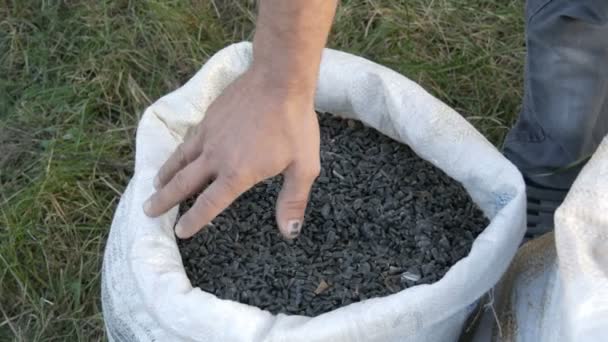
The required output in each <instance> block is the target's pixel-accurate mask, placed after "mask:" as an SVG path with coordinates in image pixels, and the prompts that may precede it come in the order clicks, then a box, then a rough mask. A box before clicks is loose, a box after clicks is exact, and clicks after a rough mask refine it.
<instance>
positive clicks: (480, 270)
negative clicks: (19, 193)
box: [102, 43, 525, 342]
mask: <svg viewBox="0 0 608 342" xmlns="http://www.w3.org/2000/svg"><path fill="white" fill-rule="evenodd" d="M251 60H252V54H251V44H250V43H239V44H235V45H232V46H229V47H227V48H225V49H223V50H222V51H220V52H219V53H217V54H216V55H215V56H214V57H213V58H211V59H210V60H209V61H208V62H207V63H206V64H205V65H204V67H203V68H202V69H201V70H200V71H199V72H198V73H197V74H196V75H195V76H194V77H193V78H192V79H191V80H190V81H189V82H188V83H186V84H185V85H184V86H183V87H181V88H179V89H177V90H176V91H174V92H172V93H170V94H168V95H167V96H165V97H163V98H161V99H160V100H158V101H157V102H156V103H154V104H153V105H152V106H150V107H149V108H148V109H147V110H146V112H145V113H144V115H143V117H142V119H141V122H140V124H139V128H138V131H137V142H136V157H135V159H136V162H135V174H134V176H133V178H132V179H131V182H130V183H129V186H128V187H127V189H126V191H125V193H124V195H123V197H122V198H121V201H120V204H119V206H118V209H117V211H116V214H115V217H114V221H113V223H112V228H111V232H110V236H109V239H108V243H107V247H106V253H105V257H104V265H103V273H102V294H103V299H102V301H103V309H104V319H105V322H106V328H107V331H108V335H109V337H110V339H111V340H115V341H248V342H249V341H290V342H297V341H307V342H309V341H333V342H338V341H348V342H352V341H382V342H387V341H450V340H455V339H456V338H457V337H458V335H459V333H460V329H461V328H462V325H463V322H464V320H465V318H466V317H467V315H468V314H469V312H470V311H471V309H472V308H473V307H474V304H475V303H476V301H477V300H478V299H479V298H480V297H481V296H482V295H483V294H484V293H485V292H486V291H488V290H489V289H490V288H491V287H492V286H493V285H494V284H495V283H496V282H497V280H498V279H499V277H500V276H501V274H502V273H503V272H504V270H505V269H506V268H507V266H508V264H509V262H510V260H511V258H512V257H513V255H514V254H515V251H516V250H517V246H518V245H519V242H520V240H521V238H522V236H523V233H524V230H525V227H524V226H525V222H524V221H525V194H524V184H523V181H522V178H521V175H520V174H519V172H518V171H517V169H516V168H515V167H514V166H513V165H512V164H511V163H509V162H508V161H507V160H506V159H505V158H504V157H503V156H502V155H501V154H500V153H499V152H498V151H497V150H496V149H495V148H494V147H493V146H492V145H491V144H490V143H488V141H486V139H484V137H483V136H482V135H481V134H479V133H478V132H477V131H476V130H475V129H474V128H473V127H472V126H471V125H470V124H468V123H467V122H466V121H465V120H464V119H463V118H462V117H461V116H459V115H458V113H456V112H455V111H454V110H452V109H451V108H449V107H448V106H446V105H445V104H443V103H442V102H441V101H439V100H437V99H435V98H434V97H433V96H431V95H430V94H428V93H427V92H426V91H424V90H423V89H422V88H421V87H420V86H418V85H417V84H416V83H414V82H412V81H410V80H408V79H407V78H405V77H403V76H401V75H399V74H397V73H395V72H394V71H391V70H389V69H387V68H384V67H382V66H380V65H377V64H374V63H372V62H370V61H367V60H365V59H363V58H359V57H355V56H353V55H350V54H347V53H343V52H338V51H333V50H329V49H326V50H325V51H324V53H323V59H322V64H321V71H320V78H319V82H318V87H317V94H316V99H315V103H316V108H317V110H319V111H322V112H330V113H334V114H338V115H341V116H344V117H350V118H354V119H358V120H361V121H362V122H364V123H365V124H367V125H369V126H372V127H374V128H376V129H378V130H379V131H380V132H382V133H384V134H386V135H388V136H390V137H392V138H394V139H397V140H399V141H401V142H403V143H405V144H408V145H410V146H411V147H412V149H413V150H414V151H415V152H416V153H417V154H418V155H420V156H421V157H422V158H425V159H427V160H429V161H430V162H432V163H433V164H435V165H436V166H438V167H439V168H441V169H443V170H444V171H445V172H446V173H447V174H448V175H450V176H451V177H453V178H455V179H456V180H458V181H460V182H461V183H462V184H463V185H464V186H465V188H466V189H467V190H468V191H469V193H470V194H471V196H472V198H473V199H474V200H475V202H477V203H478V204H479V206H480V207H481V208H482V210H483V211H484V213H485V214H486V215H487V216H488V217H489V218H490V219H491V223H490V225H489V226H488V227H487V228H486V229H485V231H484V232H483V233H482V234H481V235H480V236H479V237H478V238H477V239H476V241H475V242H474V244H473V248H472V250H471V252H470V254H469V255H468V256H467V257H466V258H464V259H462V260H460V261H459V262H458V263H457V264H456V265H454V266H453V267H452V268H451V269H450V271H449V272H448V273H447V274H446V275H445V277H444V278H443V279H441V280H440V281H438V282H436V283H434V284H432V285H420V286H415V287H412V288H409V289H407V290H404V291H401V292H399V293H397V294H393V295H390V296H386V297H382V298H374V299H368V300H365V301H363V302H360V303H355V304H351V305H348V306H346V307H343V308H340V309H337V310H334V311H331V312H328V313H326V314H323V315H320V316H317V317H314V318H310V317H304V316H287V315H282V314H279V315H272V314H270V313H269V312H267V311H263V310H260V309H258V308H255V307H251V306H247V305H243V304H240V303H236V302H233V301H227V300H220V299H218V298H217V297H215V296H214V295H212V294H209V293H206V292H203V291H201V290H200V289H199V288H192V286H191V284H190V281H189V280H188V278H187V277H186V274H185V272H184V268H183V266H182V262H181V258H180V256H179V251H178V249H177V245H176V242H175V238H174V234H173V224H174V222H175V218H176V214H177V208H174V209H172V210H171V211H170V212H169V213H167V214H165V215H163V216H162V217H159V218H154V219H153V218H149V217H147V216H146V215H145V214H144V213H143V211H142V209H141V208H142V203H143V202H144V200H145V199H147V198H148V196H150V195H151V194H152V192H153V190H154V188H153V185H152V179H153V178H154V176H155V174H156V172H157V170H158V169H159V167H160V166H161V165H162V164H163V162H164V161H165V160H166V159H167V158H168V157H169V155H170V153H171V152H172V151H173V150H174V149H175V148H176V146H177V145H178V144H179V143H180V142H181V141H182V139H183V137H184V135H185V134H186V132H187V131H188V128H189V127H192V126H194V125H195V124H197V123H198V122H200V121H201V120H202V119H203V116H204V114H205V110H206V109H207V107H208V106H209V104H210V103H211V102H212V101H213V100H214V99H215V98H216V97H217V96H218V95H219V94H220V92H221V91H222V89H224V88H225V87H226V86H227V85H228V84H229V83H230V82H232V81H233V80H234V79H235V78H236V77H238V75H240V74H241V73H243V72H244V71H245V70H246V69H247V67H248V66H249V64H250V63H251Z"/></svg>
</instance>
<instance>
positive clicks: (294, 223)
mask: <svg viewBox="0 0 608 342" xmlns="http://www.w3.org/2000/svg"><path fill="white" fill-rule="evenodd" d="M287 230H288V232H287V234H288V235H289V237H290V238H292V239H295V238H296V237H298V235H300V230H302V222H300V220H289V221H287Z"/></svg>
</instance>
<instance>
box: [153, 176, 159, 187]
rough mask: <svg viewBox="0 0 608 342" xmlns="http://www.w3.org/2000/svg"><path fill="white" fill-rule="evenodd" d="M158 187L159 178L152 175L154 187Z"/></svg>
mask: <svg viewBox="0 0 608 342" xmlns="http://www.w3.org/2000/svg"><path fill="white" fill-rule="evenodd" d="M158 188H160V178H159V177H158V176H156V177H154V189H156V190H158Z"/></svg>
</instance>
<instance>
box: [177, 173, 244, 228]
mask: <svg viewBox="0 0 608 342" xmlns="http://www.w3.org/2000/svg"><path fill="white" fill-rule="evenodd" d="M249 187H251V185H246V184H232V183H230V181H229V180H228V179H226V177H218V178H217V179H216V180H215V181H214V182H213V183H211V185H209V187H207V189H205V191H204V192H203V193H202V194H201V195H200V196H199V197H198V198H197V199H196V202H195V203H194V205H193V206H192V208H190V210H188V211H187V212H186V213H185V214H184V215H183V216H182V217H181V218H180V220H179V222H178V223H177V225H176V227H175V234H176V235H177V236H178V237H179V238H180V239H186V238H189V237H191V236H192V235H194V234H196V232H198V231H199V230H201V228H203V227H204V226H205V225H207V224H208V223H209V222H211V220H213V219H214V218H215V217H216V216H217V215H219V214H220V213H221V212H222V211H224V209H226V208H227V207H228V206H229V205H230V204H231V203H232V202H234V200H236V199H237V198H238V197H239V196H240V195H241V194H242V193H243V192H245V191H246V190H247V189H248V188H249Z"/></svg>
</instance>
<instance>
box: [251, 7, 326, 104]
mask: <svg viewBox="0 0 608 342" xmlns="http://www.w3.org/2000/svg"><path fill="white" fill-rule="evenodd" d="M336 5H337V0H260V9H259V14H258V19H257V27H256V33H255V37H254V40H253V66H254V68H255V69H256V70H257V71H258V72H260V74H261V75H262V77H263V78H264V79H265V80H266V81H269V82H270V83H272V84H273V86H276V87H279V88H281V89H282V90H285V91H287V92H297V93H298V94H299V95H303V96H305V97H308V98H310V99H312V97H313V96H314V91H315V86H316V82H317V77H318V73H319V65H320V62H321V53H322V51H323V48H324V47H325V44H326V42H327V35H328V33H329V30H330V28H331V24H332V21H333V17H334V14H335V10H336Z"/></svg>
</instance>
